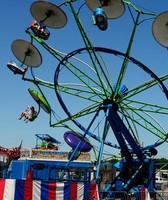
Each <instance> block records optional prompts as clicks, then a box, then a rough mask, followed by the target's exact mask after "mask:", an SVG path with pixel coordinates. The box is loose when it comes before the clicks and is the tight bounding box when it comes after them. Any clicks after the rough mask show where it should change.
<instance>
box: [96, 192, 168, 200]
mask: <svg viewBox="0 0 168 200" xmlns="http://www.w3.org/2000/svg"><path fill="white" fill-rule="evenodd" d="M99 194H100V195H99V198H100V200H168V192H163V191H156V192H153V191H152V192H133V193H127V192H120V191H119V192H118V191H112V192H110V191H109V192H101V193H99Z"/></svg>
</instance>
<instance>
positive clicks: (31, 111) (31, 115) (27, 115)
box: [18, 105, 37, 122]
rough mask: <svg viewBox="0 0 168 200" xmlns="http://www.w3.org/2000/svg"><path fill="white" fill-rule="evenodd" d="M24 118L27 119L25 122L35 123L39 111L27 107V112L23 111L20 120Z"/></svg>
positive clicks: (32, 107)
mask: <svg viewBox="0 0 168 200" xmlns="http://www.w3.org/2000/svg"><path fill="white" fill-rule="evenodd" d="M22 117H25V119H24V120H25V121H26V122H28V121H31V122H32V121H34V120H35V119H36V117H37V111H35V108H34V106H31V107H30V106H29V105H28V106H27V110H26V111H23V112H22V113H21V115H20V117H19V118H18V119H19V120H21V119H22Z"/></svg>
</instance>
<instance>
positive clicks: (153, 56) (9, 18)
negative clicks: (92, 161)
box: [0, 0, 168, 158]
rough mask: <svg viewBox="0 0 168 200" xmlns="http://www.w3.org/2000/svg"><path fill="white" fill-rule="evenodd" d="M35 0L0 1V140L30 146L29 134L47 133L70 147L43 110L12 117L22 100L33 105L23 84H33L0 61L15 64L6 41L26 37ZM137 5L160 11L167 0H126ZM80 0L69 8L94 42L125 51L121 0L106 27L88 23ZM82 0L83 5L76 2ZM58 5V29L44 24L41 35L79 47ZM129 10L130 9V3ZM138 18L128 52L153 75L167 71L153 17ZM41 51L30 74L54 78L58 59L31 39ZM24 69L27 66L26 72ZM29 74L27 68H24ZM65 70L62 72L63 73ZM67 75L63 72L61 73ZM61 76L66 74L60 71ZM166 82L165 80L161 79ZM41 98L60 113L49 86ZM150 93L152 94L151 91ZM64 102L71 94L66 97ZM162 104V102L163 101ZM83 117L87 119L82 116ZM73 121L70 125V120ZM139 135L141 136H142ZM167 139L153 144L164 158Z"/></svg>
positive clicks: (64, 47)
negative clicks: (29, 117) (27, 119)
mask: <svg viewBox="0 0 168 200" xmlns="http://www.w3.org/2000/svg"><path fill="white" fill-rule="evenodd" d="M33 2H35V1H33V0H28V1H19V0H15V1H12V0H6V1H3V4H1V8H0V11H1V12H0V15H1V19H2V21H1V33H0V35H1V39H0V47H1V54H0V64H1V67H0V91H1V116H0V125H1V126H0V134H1V140H0V146H3V147H6V148H10V147H15V146H18V145H19V144H20V142H21V141H22V140H23V147H26V148H32V147H34V146H35V142H36V140H35V134H49V135H51V136H53V137H54V138H56V139H57V140H58V141H60V142H61V148H62V149H63V150H70V147H69V146H67V144H66V143H65V141H64V139H63V134H64V133H65V131H66V129H64V128H52V127H50V126H49V115H48V114H47V113H45V112H44V111H43V110H41V112H40V115H39V116H38V118H37V119H36V120H35V121H34V122H31V123H24V121H20V120H18V117H19V115H20V113H21V112H22V111H23V110H25V108H26V106H27V105H33V106H35V107H36V109H37V108H38V106H37V104H36V102H35V101H34V100H33V99H32V97H31V96H30V94H29V93H28V88H33V89H37V88H36V87H35V85H33V84H32V83H30V82H26V81H23V80H22V78H21V76H19V75H14V74H13V73H12V71H10V70H9V69H8V68H7V66H6V64H7V62H8V61H10V60H13V61H14V62H16V63H18V64H20V62H19V61H18V60H17V58H16V57H15V56H14V55H13V53H12V50H11V44H12V42H13V41H14V40H16V39H23V40H26V41H29V42H30V37H29V35H28V34H27V33H26V32H25V30H26V28H28V27H29V26H30V24H31V22H32V21H33V20H34V18H33V16H32V14H31V12H30V6H31V4H32V3H33ZM50 2H51V3H53V4H55V5H60V4H61V3H62V1H60V0H58V1H56V0H55V1H53V0H51V1H50ZM131 2H132V4H134V5H135V6H136V7H137V8H138V9H140V10H142V11H145V12H154V13H156V14H160V13H162V12H165V11H166V10H168V2H167V0H162V1H159V0H155V1H153V0H148V1H146V0H141V1H139V0H132V1H131ZM83 3H84V1H83V0H81V1H77V2H74V7H75V9H79V8H80V7H81V9H80V16H81V21H82V23H83V26H84V28H85V31H86V33H87V35H88V37H89V38H90V40H91V41H92V43H93V44H94V46H98V47H106V48H110V49H115V50H118V51H121V52H125V51H126V49H127V46H128V41H129V38H130V34H131V30H132V26H133V20H132V18H131V16H130V13H129V10H128V8H127V6H126V7H125V12H124V14H123V15H122V16H121V17H120V18H118V19H113V20H108V29H107V30H106V31H100V30H99V29H98V27H97V26H95V25H93V21H92V11H91V10H90V9H88V7H87V6H86V4H84V5H83ZM82 5H83V6H82ZM61 9H62V10H63V11H64V12H65V14H66V16H67V24H66V26H65V27H63V28H61V29H49V30H50V33H51V34H50V38H49V39H48V40H47V41H46V43H47V44H49V45H50V46H52V47H53V48H55V49H58V50H59V51H61V52H65V53H69V52H71V51H73V50H75V49H78V48H82V47H84V43H83V41H82V39H81V36H80V33H79V30H78V29H77V26H76V24H75V22H74V18H73V15H72V13H71V12H70V9H69V8H68V6H65V5H63V6H61ZM132 13H133V14H135V13H136V12H135V11H134V10H133V9H132ZM146 18H148V20H144V21H143V23H141V24H140V25H139V26H138V29H137V33H136V36H135V39H134V41H133V47H132V51H131V56H132V57H134V58H136V59H137V60H139V61H141V62H142V63H144V64H145V65H146V66H148V67H149V68H150V69H151V70H152V71H153V72H154V73H155V74H157V75H158V76H160V75H165V74H167V72H168V70H167V69H168V51H167V49H166V48H164V47H163V46H161V45H160V44H159V43H158V42H157V41H156V40H155V38H154V37H153V34H152V23H153V21H154V18H155V17H154V18H153V16H152V19H149V18H151V17H149V16H148V17H146V15H142V20H143V19H146ZM34 45H35V46H36V47H37V48H38V50H39V51H40V53H41V55H42V64H41V66H40V67H38V68H37V69H35V70H34V72H35V74H36V75H37V76H38V77H39V78H42V79H44V80H48V81H51V82H53V81H54V73H55V70H56V67H57V65H58V61H56V60H55V58H53V57H52V55H50V54H49V53H48V52H46V50H45V49H43V48H42V47H41V46H40V45H39V44H37V43H34ZM28 73H29V72H28ZM28 75H29V74H28ZM65 76H68V75H66V74H65ZM67 78H69V77H67ZM129 78H130V79H131V80H132V79H133V78H135V79H138V80H142V83H143V78H144V77H143V75H142V76H141V74H134V72H133V71H132V74H131V73H130V77H129ZM65 79H66V77H65ZM165 85H166V87H167V86H168V82H165ZM46 94H47V99H48V100H49V102H51V105H52V109H53V110H54V111H55V112H56V113H57V114H58V115H60V116H62V113H64V111H63V110H62V108H61V106H60V104H59V102H58V100H57V97H56V95H55V93H54V91H53V90H52V89H50V90H47V91H46ZM152 95H153V96H152ZM152 95H151V94H150V93H149V97H150V98H151V99H155V98H156V103H157V101H162V98H165V97H163V96H159V94H157V93H154V94H152ZM67 101H68V102H70V101H71V99H67ZM166 103H167V101H166ZM71 104H72V105H73V106H74V105H75V109H78V104H80V102H79V101H78V100H76V102H74V101H73V100H72V102H71ZM165 106H167V105H166V104H165ZM87 120H88V121H89V120H90V119H87ZM163 124H164V126H165V129H166V130H168V125H167V116H165V117H164V118H163ZM72 126H73V127H74V125H72ZM151 138H153V135H150V136H144V141H147V140H148V141H149V143H150V140H151ZM144 141H142V142H144ZM167 147H168V144H167V143H165V144H164V145H162V146H161V147H159V148H158V149H159V153H158V156H159V157H166V158H168V155H167V151H165V149H166V148H167Z"/></svg>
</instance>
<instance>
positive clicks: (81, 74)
mask: <svg viewBox="0 0 168 200" xmlns="http://www.w3.org/2000/svg"><path fill="white" fill-rule="evenodd" d="M75 2H76V1H67V2H63V3H62V4H61V5H60V6H56V5H54V4H52V3H49V2H46V1H37V2H34V3H32V5H31V8H30V11H31V14H32V16H33V17H34V19H35V20H36V22H35V23H33V25H32V26H31V27H29V28H28V29H27V30H26V33H27V34H29V35H30V37H31V42H27V41H25V40H21V39H19V40H15V41H14V42H13V43H12V51H13V53H14V55H15V57H16V58H17V59H18V60H19V61H20V62H21V63H22V66H23V65H26V66H28V67H30V69H31V72H32V73H31V74H32V77H33V79H31V78H26V73H25V72H24V71H23V70H22V69H19V68H18V66H17V67H15V66H14V65H11V64H9V65H8V67H9V68H10V69H11V70H12V71H13V72H14V73H16V74H17V73H18V74H22V75H23V77H22V78H23V80H26V81H30V82H33V83H34V84H35V85H36V86H37V88H38V89H39V93H38V92H36V91H34V90H30V89H29V92H30V94H31V96H32V97H33V98H34V100H35V101H36V102H37V103H38V104H39V106H40V107H41V108H42V109H43V110H45V111H46V112H47V113H48V114H50V118H51V115H52V113H53V112H52V107H51V105H50V103H49V102H48V101H47V97H46V96H45V95H44V93H43V90H42V87H48V88H50V89H54V90H55V93H56V97H57V99H58V101H59V103H60V106H61V107H62V109H63V111H64V112H65V114H66V117H65V118H61V119H59V120H57V121H56V122H54V123H50V125H51V126H52V127H57V126H60V125H62V126H63V127H68V128H69V129H71V127H70V126H68V125H67V123H69V122H73V123H74V124H75V125H76V127H77V128H78V129H79V130H80V131H81V132H80V134H79V133H78V132H75V131H74V129H71V131H72V132H73V133H74V132H75V134H76V136H77V138H78V139H79V143H76V144H72V143H73V142H71V143H70V144H71V145H72V146H73V151H72V152H71V155H70V162H71V161H72V160H74V159H75V158H77V157H78V155H79V154H80V152H81V151H85V149H84V147H83V146H84V145H86V144H87V150H86V151H90V148H88V145H90V147H91V148H93V149H94V151H95V152H96V157H97V168H98V170H97V171H98V172H97V179H98V177H99V170H100V163H101V161H102V159H103V157H104V156H106V155H109V156H111V155H113V154H114V152H115V150H117V151H118V152H119V153H120V156H121V157H124V158H125V160H126V162H127V163H134V162H133V161H134V160H135V159H136V160H138V161H139V162H142V163H145V159H146V158H150V157H152V156H154V155H156V154H157V150H156V149H155V148H156V147H157V146H159V145H161V144H162V143H163V142H165V141H166V140H167V130H166V128H165V127H164V125H162V121H164V119H165V117H166V115H167V114H168V106H167V100H168V90H167V88H166V86H165V84H164V81H165V80H167V79H168V75H167V74H166V75H162V76H157V75H156V74H155V73H154V72H153V71H152V70H151V69H150V68H149V67H148V66H146V65H145V64H143V63H142V62H140V61H139V60H137V59H136V58H134V57H132V56H131V47H132V43H133V39H134V34H135V32H136V28H137V26H138V23H139V19H140V16H141V14H143V15H144V14H146V15H149V16H152V17H154V18H155V20H154V23H153V27H152V32H153V35H154V38H155V39H156V40H157V42H158V43H160V44H161V45H162V46H164V47H167V39H166V34H167V32H166V28H165V26H164V24H165V21H166V22H167V12H165V13H161V14H160V15H158V16H157V15H156V14H155V13H152V12H151V13H150V12H142V11H141V10H139V9H137V8H136V7H135V6H134V5H133V4H132V3H131V2H127V1H126V2H125V1H121V0H115V1H99V0H93V1H91V0H90V1H87V0H86V2H85V4H86V6H87V7H88V8H89V9H90V10H91V11H93V20H94V25H97V26H98V28H99V29H100V30H101V31H105V30H106V29H107V28H108V20H109V19H116V18H118V17H120V16H122V15H123V14H124V11H125V5H127V6H128V7H132V8H133V9H134V10H135V13H136V14H137V15H136V19H135V21H134V27H133V30H132V32H131V37H130V40H129V44H128V47H127V50H126V52H120V51H117V50H114V49H109V48H106V47H96V46H94V45H93V44H92V43H91V42H90V39H89V38H88V37H87V34H86V32H85V29H84V28H83V26H82V23H81V21H80V18H79V15H78V13H77V12H76V10H75V9H74V7H73V4H74V3H75ZM63 5H68V6H69V8H70V10H71V11H72V14H73V16H74V19H75V21H76V24H77V27H78V28H79V30H80V34H81V37H82V39H83V41H84V44H85V47H82V48H78V49H75V50H73V51H72V52H70V53H66V54H65V53H62V52H60V51H58V50H55V49H54V48H53V47H51V46H49V45H48V44H47V43H46V42H45V41H44V40H47V39H48V38H49V35H50V33H49V30H48V28H54V29H56V28H62V27H64V26H65V25H66V22H67V17H66V14H65V13H64V11H63V10H62V9H61V6H63ZM160 26H161V29H160V28H159V27H160ZM165 32H166V33H165ZM34 40H35V41H36V42H37V43H39V44H40V45H41V46H42V47H44V48H45V49H46V51H48V52H49V53H50V54H51V55H52V56H54V57H55V58H56V60H57V61H58V65H57V67H56V71H55V75H54V82H53V83H50V82H47V81H43V80H42V79H40V78H37V77H36V76H35V75H34V74H35V72H34V71H35V70H34V69H35V68H36V67H38V66H40V65H41V63H42V56H41V54H40V52H39V51H38V49H37V48H36V47H35V45H34V44H33V43H32V41H34ZM153 97H155V98H153ZM50 122H51V121H50ZM66 136H67V135H66ZM70 137H71V138H70ZM69 139H70V140H72V141H73V139H74V134H72V133H71V135H69ZM75 141H76V140H75ZM147 141H149V143H148V142H147ZM72 146H71V147H72ZM109 148H112V149H110V150H109ZM113 149H115V150H113ZM138 167H139V168H141V166H138ZM139 170H140V169H139ZM129 178H130V177H129ZM127 181H128V180H127Z"/></svg>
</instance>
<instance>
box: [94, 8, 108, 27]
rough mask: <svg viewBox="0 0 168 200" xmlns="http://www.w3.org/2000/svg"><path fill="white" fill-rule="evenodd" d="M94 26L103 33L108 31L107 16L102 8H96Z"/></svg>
mask: <svg viewBox="0 0 168 200" xmlns="http://www.w3.org/2000/svg"><path fill="white" fill-rule="evenodd" d="M93 24H94V25H97V26H98V28H99V29H100V30H102V31H104V30H106V29H107V27H108V23H107V16H106V14H105V12H104V10H103V9H102V8H96V10H95V11H94V13H93Z"/></svg>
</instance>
